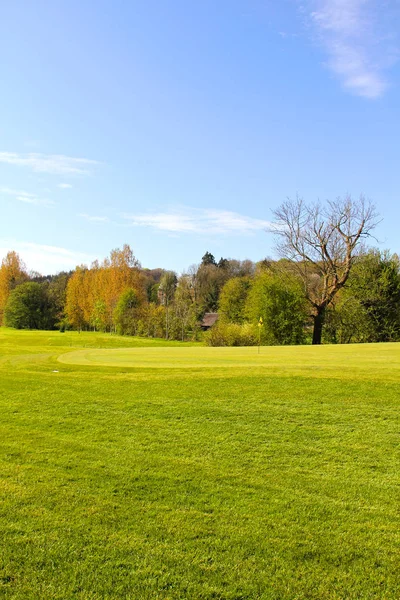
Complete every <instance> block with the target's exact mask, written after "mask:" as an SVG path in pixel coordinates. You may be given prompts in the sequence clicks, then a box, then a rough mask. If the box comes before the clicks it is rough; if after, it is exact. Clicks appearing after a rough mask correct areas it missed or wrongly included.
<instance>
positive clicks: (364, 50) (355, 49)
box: [303, 0, 399, 98]
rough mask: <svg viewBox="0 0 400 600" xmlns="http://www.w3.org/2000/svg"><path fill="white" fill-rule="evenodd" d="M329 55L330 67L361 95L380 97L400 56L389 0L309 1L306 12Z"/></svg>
mask: <svg viewBox="0 0 400 600" xmlns="http://www.w3.org/2000/svg"><path fill="white" fill-rule="evenodd" d="M304 8H305V9H306V11H307V13H308V16H309V18H310V20H311V23H312V25H313V28H314V31H316V33H317V38H318V41H319V43H320V44H321V45H322V47H323V48H324V49H325V51H326V53H327V55H328V61H327V66H328V68H329V69H330V70H331V71H332V72H333V73H334V74H335V75H336V76H337V77H338V78H339V80H340V81H341V83H342V85H343V86H344V87H345V88H346V89H348V90H350V91H351V92H353V93H354V94H356V95H358V96H363V97H366V98H379V97H381V96H382V95H383V94H384V93H385V92H386V90H387V88H388V86H389V83H388V80H387V76H386V72H387V69H388V68H389V67H390V66H392V65H393V64H394V63H395V62H396V61H397V60H398V56H399V52H398V42H397V36H396V33H395V28H394V27H393V26H390V25H388V23H389V21H390V19H389V16H390V14H389V13H390V12H391V11H392V7H391V6H390V3H388V2H386V1H385V0H379V1H378V0H306V3H305V5H304V4H303V9H304Z"/></svg>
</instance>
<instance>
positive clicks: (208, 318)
mask: <svg viewBox="0 0 400 600" xmlns="http://www.w3.org/2000/svg"><path fill="white" fill-rule="evenodd" d="M218 317H219V314H218V313H205V315H204V317H203V320H202V322H201V323H200V326H201V328H202V330H203V331H207V330H208V329H210V327H212V326H213V325H214V324H215V323H216V322H217V321H218Z"/></svg>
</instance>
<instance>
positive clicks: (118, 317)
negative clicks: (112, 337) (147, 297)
mask: <svg viewBox="0 0 400 600" xmlns="http://www.w3.org/2000/svg"><path fill="white" fill-rule="evenodd" d="M139 317H140V299H139V298H138V295H137V293H136V292H135V290H134V289H132V288H128V289H127V290H125V291H124V292H123V293H122V294H121V296H120V297H119V300H118V303H117V306H116V308H115V311H114V321H115V324H116V329H117V332H118V333H119V334H121V335H136V334H137V330H138V320H139Z"/></svg>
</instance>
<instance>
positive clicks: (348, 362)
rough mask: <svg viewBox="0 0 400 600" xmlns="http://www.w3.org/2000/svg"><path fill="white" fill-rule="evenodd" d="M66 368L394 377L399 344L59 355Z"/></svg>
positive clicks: (154, 349) (101, 351)
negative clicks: (251, 370) (252, 370)
mask: <svg viewBox="0 0 400 600" xmlns="http://www.w3.org/2000/svg"><path fill="white" fill-rule="evenodd" d="M58 361H59V362H61V363H64V364H68V365H85V366H99V367H101V366H102V367H124V368H151V369H203V368H210V369H219V368H234V369H237V368H250V367H251V368H254V367H258V368H262V369H263V370H265V369H266V370H269V371H273V372H274V373H276V372H280V373H282V374H285V373H286V374H289V375H290V374H291V375H303V376H310V375H311V376H318V377H329V376H330V377H338V376H340V377H347V378H348V377H350V378H351V377H357V376H361V375H362V376H363V377H366V378H369V379H370V378H372V379H379V378H384V377H387V378H390V379H393V378H398V376H399V374H398V370H397V367H398V365H400V344H396V343H393V344H360V345H357V346H356V345H352V346H350V345H346V346H333V345H330V346H319V347H316V346H267V347H261V348H260V349H258V348H257V347H254V346H251V347H238V348H211V347H204V346H194V347H190V346H184V347H172V348H171V347H163V346H157V347H139V348H107V349H104V348H103V349H102V348H85V349H82V350H75V351H72V352H68V353H66V354H62V355H61V356H59V357H58Z"/></svg>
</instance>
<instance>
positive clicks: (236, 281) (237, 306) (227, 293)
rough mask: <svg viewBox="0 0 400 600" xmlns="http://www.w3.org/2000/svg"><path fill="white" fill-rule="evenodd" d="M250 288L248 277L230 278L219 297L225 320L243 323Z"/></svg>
mask: <svg viewBox="0 0 400 600" xmlns="http://www.w3.org/2000/svg"><path fill="white" fill-rule="evenodd" d="M249 288H250V280H249V278H248V277H233V278H232V279H228V281H227V282H226V283H225V285H224V287H223V288H222V290H221V294H220V297H219V313H220V318H221V319H222V320H223V321H230V322H231V323H238V324H242V323H244V321H245V304H246V300H247V294H248V291H249Z"/></svg>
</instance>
